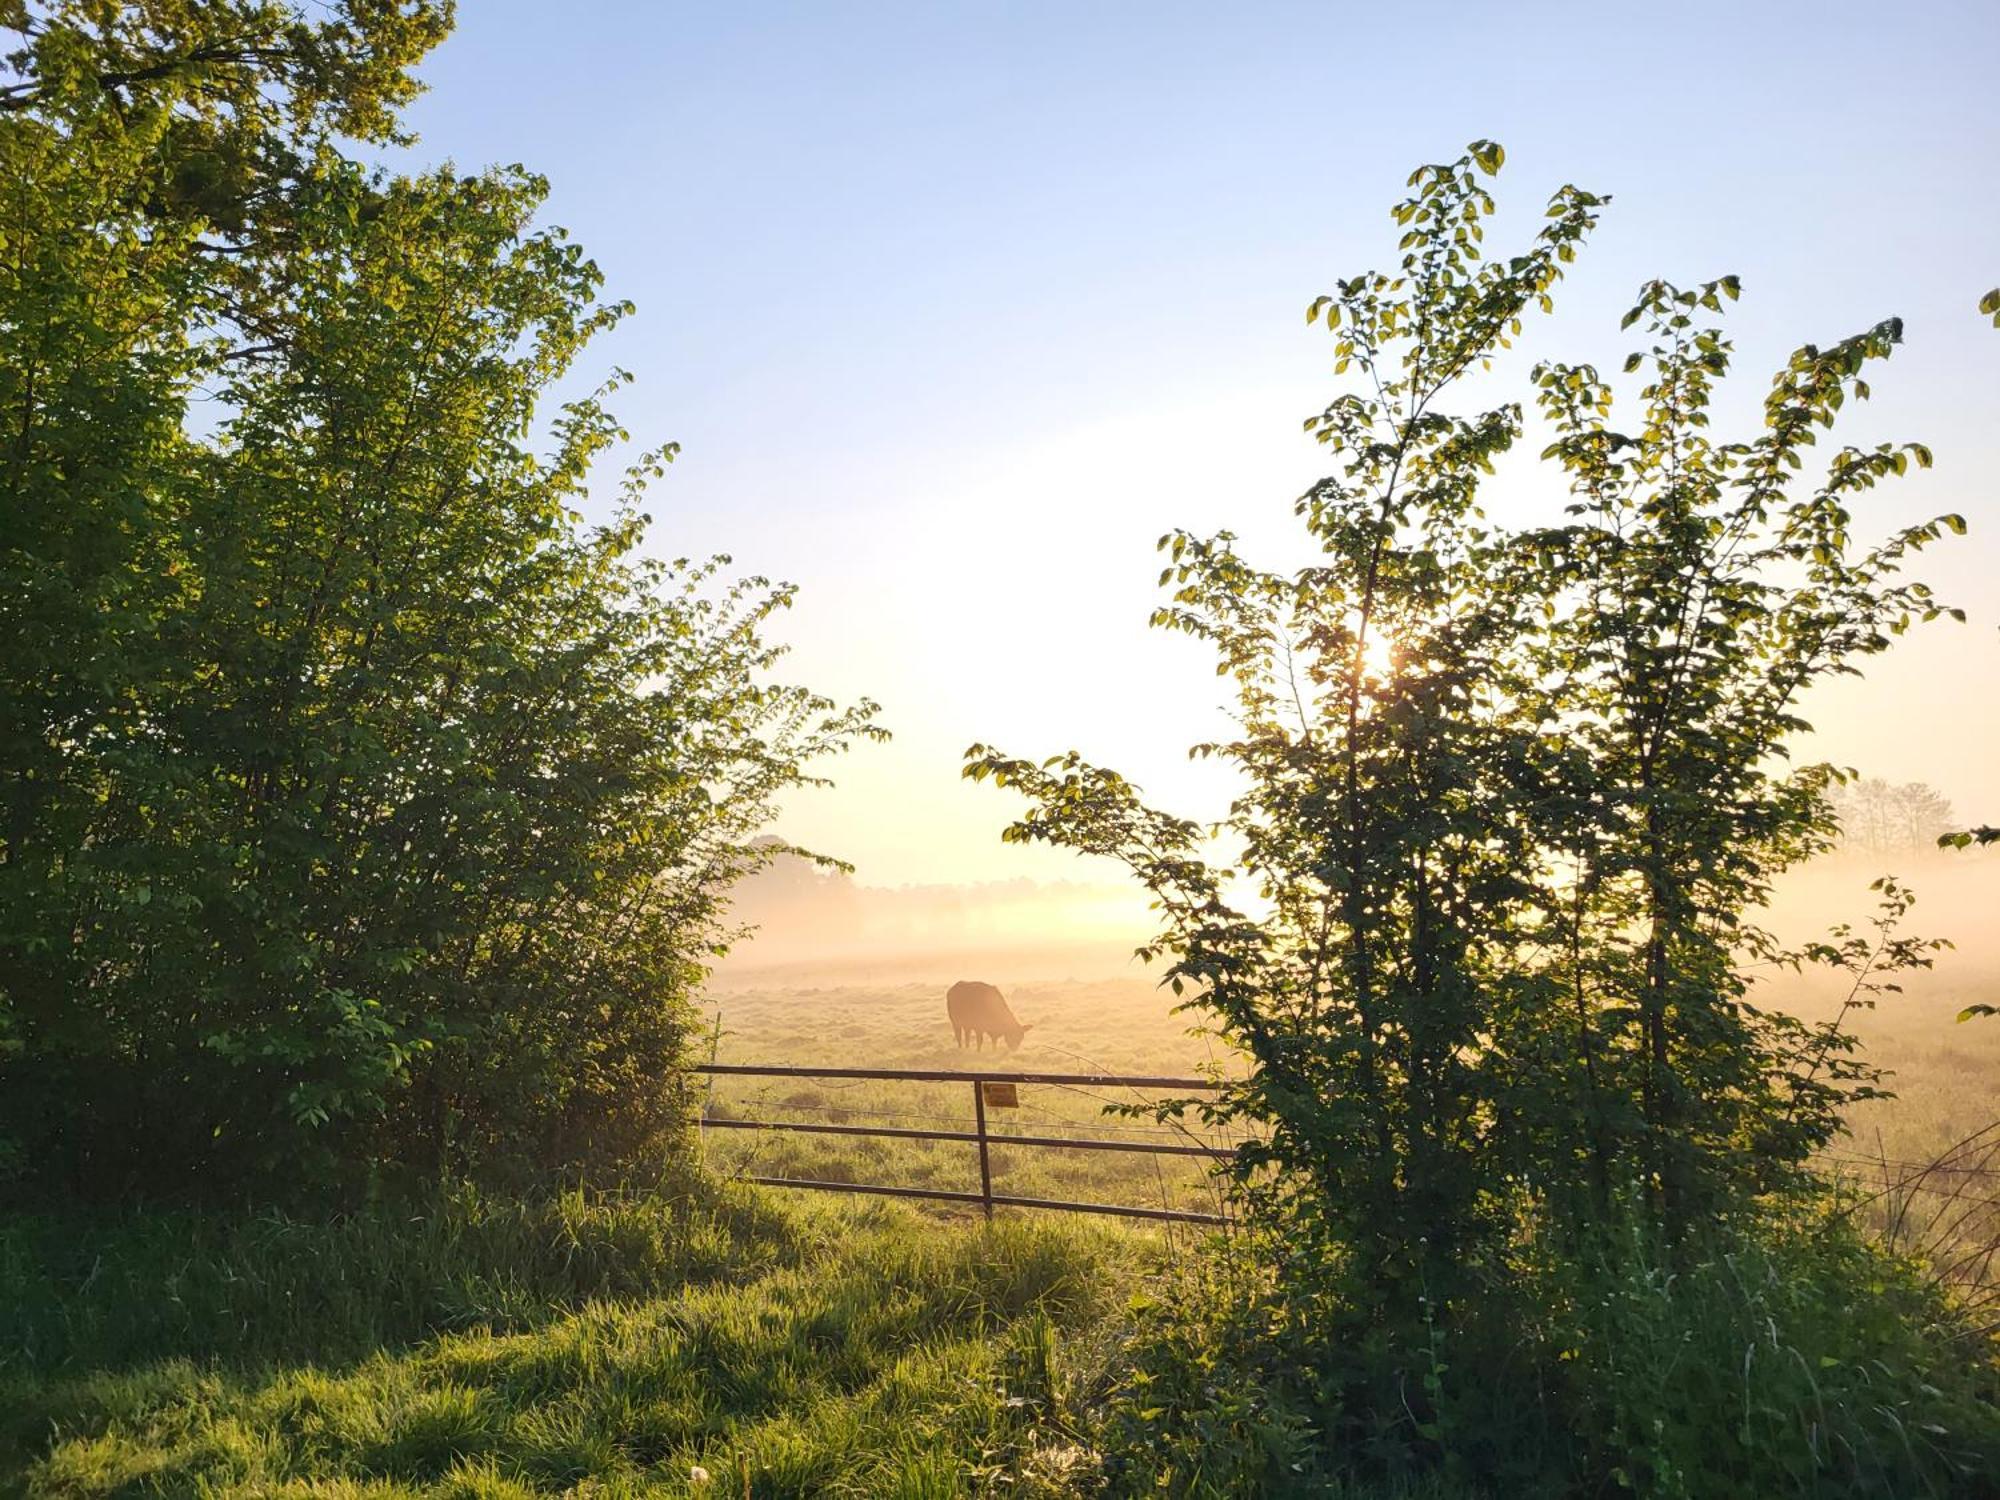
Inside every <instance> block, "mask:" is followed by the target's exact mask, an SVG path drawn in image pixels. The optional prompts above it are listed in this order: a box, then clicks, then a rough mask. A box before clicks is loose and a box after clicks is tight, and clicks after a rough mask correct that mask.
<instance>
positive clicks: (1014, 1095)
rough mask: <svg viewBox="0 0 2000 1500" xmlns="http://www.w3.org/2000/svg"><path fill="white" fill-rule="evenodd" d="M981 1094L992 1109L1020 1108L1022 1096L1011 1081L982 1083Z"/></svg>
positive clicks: (980, 1086)
mask: <svg viewBox="0 0 2000 1500" xmlns="http://www.w3.org/2000/svg"><path fill="white" fill-rule="evenodd" d="M979 1096H980V1097H981V1098H982V1099H984V1100H985V1101H986V1103H987V1106H988V1107H989V1108H992V1109H1019V1108H1020V1107H1021V1096H1020V1094H1019V1092H1017V1091H1016V1089H1015V1087H1014V1085H1013V1084H1011V1083H982V1084H980V1085H979Z"/></svg>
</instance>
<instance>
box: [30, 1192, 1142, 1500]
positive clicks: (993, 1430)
mask: <svg viewBox="0 0 2000 1500" xmlns="http://www.w3.org/2000/svg"><path fill="white" fill-rule="evenodd" d="M45 1228H46V1226H36V1225H32V1224H31V1225H27V1226H21V1225H14V1226H11V1227H10V1228H9V1229H8V1230H7V1232H6V1237H5V1239H4V1241H0V1243H4V1244H5V1246H6V1248H7V1257H6V1261H5V1271H4V1280H0V1306H4V1307H6V1308H8V1309H9V1310H10V1311H9V1314H8V1315H9V1317H10V1318H11V1319H12V1320H13V1321H12V1324H11V1325H10V1326H9V1328H8V1329H7V1338H6V1341H5V1347H6V1348H8V1349H9V1350H10V1351H12V1352H11V1354H10V1356H9V1359H8V1363H7V1365H6V1367H5V1372H4V1374H0V1412H4V1413H5V1416H4V1429H0V1493H5V1494H10V1495H11V1494H17V1493H18V1494H24V1495H28V1496H34V1497H83V1496H114V1495H115V1496H142V1495H144V1496H152V1495H157V1496H181V1495H186V1496H209V1495H266V1494H299V1495H305V1494H313V1495H356V1496H360V1495H368V1496H403V1495H465V1496H474V1495H481V1496H515V1495H532V1494H547V1493H563V1492H567V1491H569V1490H571V1489H572V1488H574V1487H576V1486H578V1485H581V1484H584V1483H585V1482H586V1481H587V1482H588V1483H589V1484H590V1485H592V1486H595V1489H594V1490H593V1493H602V1494H608V1495H618V1494H633V1495H637V1494H646V1495H655V1494H657V1495H680V1494H697V1495H703V1494H706V1495H720V1494H729V1495H740V1494H744V1493H749V1494H751V1495H755V1496H811V1495H855V1496H876V1495H882V1496H893V1495H909V1496H928V1495H940V1496H941V1495H957V1494H966V1493H975V1492H978V1491H980V1490H982V1489H993V1488H995V1487H1000V1486H1002V1482H1003V1481H1004V1488H1005V1490H1006V1492H1007V1493H1010V1494H1024V1495H1034V1494H1050V1495H1055V1494H1070V1493H1077V1492H1079V1491H1078V1486H1079V1485H1081V1484H1082V1483H1083V1481H1084V1476H1085V1474H1086V1472H1087V1471H1088V1470H1089V1469H1090V1468H1091V1467H1092V1466H1094V1464H1095V1462H1096V1460H1095V1458H1094V1456H1093V1455H1092V1454H1091V1452H1090V1451H1089V1449H1088V1447H1087V1446H1086V1445H1085V1444H1083V1443H1081V1442H1079V1441H1078V1433H1079V1431H1080V1429H1078V1427H1077V1426H1076V1422H1075V1415H1074V1409H1073V1403H1074V1400H1075V1385H1076V1382H1077V1380H1078V1379H1079V1377H1078V1376H1077V1375H1076V1373H1075V1372H1076V1371H1077V1370H1080V1369H1082V1368H1084V1367H1085V1366H1086V1365H1087V1364H1088V1363H1089V1361H1090V1359H1091V1358H1092V1357H1093V1355H1092V1351H1093V1350H1094V1349H1095V1348H1096V1344H1097V1341H1098V1340H1099V1339H1101V1338H1102V1337H1103V1336H1104V1331H1105V1329H1106V1327H1107V1320H1108V1319H1109V1318H1110V1317H1111V1316H1112V1314H1113V1313H1114V1312H1115V1311H1116V1310H1117V1309H1118V1308H1119V1307H1121V1306H1122V1300H1123V1297H1124V1296H1125V1294H1126V1291H1127V1289H1128V1288H1129V1285H1130V1284H1131V1282H1132V1280H1133V1278H1134V1277H1135V1276H1136V1275H1138V1274H1139V1273H1140V1271H1141V1269H1142V1267H1143V1264H1144V1261H1145V1259H1146V1252H1147V1250H1148V1247H1149V1246H1150V1245H1151V1244H1152V1243H1153V1242H1152V1241H1149V1240H1148V1239H1146V1238H1145V1237H1143V1236H1135V1235H1132V1234H1129V1233H1124V1232H1121V1231H1119V1230H1116V1229H1110V1228H1103V1227H1099V1226H1095V1225H1079V1224H1076V1223H1065V1222H1060V1221H1058V1222H1042V1223H1035V1224H1029V1223H1000V1224H996V1225H994V1226H993V1227H991V1228H990V1229H988V1228H984V1227H982V1228H978V1229H972V1230H960V1229H957V1228H947V1227H943V1226H940V1225H938V1224H937V1223H936V1222H935V1221H933V1220H929V1219H926V1218H924V1217H922V1216H921V1215H918V1214H916V1213H914V1212H911V1211H909V1210H907V1209H904V1208H903V1207H901V1206H900V1205H885V1204H864V1205H856V1206H846V1205H831V1204H820V1203H814V1204H810V1205H799V1206H796V1207H791V1206H783V1205H778V1204H776V1203H774V1202H773V1201H771V1200H770V1199H768V1198H765V1197H762V1196H760V1195H751V1194H745V1193H740V1192H739V1193H731V1194H726V1195H724V1196H723V1198H722V1199H721V1201H720V1202H718V1203H714V1204H705V1205H701V1206H696V1205H695V1203H694V1202H693V1201H692V1200H690V1201H687V1202H680V1203H676V1202H673V1201H670V1200H667V1199H655V1198H632V1199H626V1200H608V1201H587V1200H585V1199H583V1198H582V1197H580V1196H577V1195H572V1196H570V1197H569V1198H567V1199H563V1200H558V1201H555V1202H551V1203H547V1204H543V1205H540V1206H538V1207H530V1206H524V1205H514V1206H511V1207H507V1206H499V1205H488V1204H485V1203H483V1202H482V1201H481V1200H478V1199H474V1198H471V1197H470V1196H469V1195H459V1197H458V1198H456V1199H454V1200H451V1201H448V1202H447V1203H445V1204H442V1205H440V1206H438V1207H437V1208H436V1209H435V1210H434V1211H433V1212H432V1213H430V1214H428V1215H422V1216H417V1217H416V1218H414V1219H413V1218H411V1217H410V1216H408V1215H386V1214H384V1215H364V1216H360V1217H357V1218H355V1219H350V1220H347V1221H344V1222H343V1223H340V1224H336V1225H332V1226H313V1225H307V1224H300V1223H292V1222H289V1221H284V1220H278V1219H274V1218H259V1219H249V1220H244V1219H230V1218H225V1217H216V1218H209V1219H194V1218H187V1217H180V1218H166V1219H155V1220H149V1221H134V1222H130V1223H126V1224H122V1225H105V1226H100V1227H98V1228H97V1229H96V1230H94V1231H91V1232H88V1233H86V1234H85V1235H84V1236H83V1240H84V1241H86V1242H87V1243H80V1244H77V1245H75V1246H74V1247H73V1251H72V1253H69V1254H63V1253H61V1252H60V1251H58V1250H57V1249H56V1248H55V1247H54V1246H52V1245H51V1244H49V1243H47V1242H44V1241H39V1240H38V1235H39V1234H40V1233H41V1231H42V1230H43V1229H45ZM404 1252H408V1253H407V1254H405V1253H404ZM86 1265H87V1267H88V1268H87V1269H85V1267H86ZM79 1271H81V1272H82V1274H81V1275H79V1274H78V1273H79ZM328 1277H332V1278H333V1279H332V1280H331V1281H330V1282H329V1281H328V1280H327V1278H328ZM23 1335H26V1337H25V1339H24V1338H23ZM172 1349H178V1350H179V1351H180V1352H179V1353H176V1354H172V1355H167V1356H166V1357H160V1356H162V1355H163V1354H164V1353H165V1351H168V1350H172ZM704 1472H705V1473H706V1474H707V1475H708V1476H709V1478H708V1479H707V1480H706V1481H704V1480H703V1479H702V1478H701V1477H700V1476H701V1475H702V1473H704Z"/></svg>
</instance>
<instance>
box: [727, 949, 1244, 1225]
mask: <svg viewBox="0 0 2000 1500" xmlns="http://www.w3.org/2000/svg"><path fill="white" fill-rule="evenodd" d="M943 972H949V971H943ZM827 977H828V978H830V979H833V980H835V981H836V982H834V983H831V984H826V985H819V986H815V985H810V984H801V983H796V982H774V981H773V980H771V979H770V978H769V977H767V976H760V977H758V978H757V979H755V980H754V981H753V982H752V983H749V984H745V985H742V986H740V987H736V988H725V989H718V990H717V991H716V992H715V993H714V994H713V996H712V1000H711V1004H712V1006H713V1014H714V1016H715V1017H716V1019H717V1020H718V1021H719V1024H720V1028H721V1029H720V1039H719V1043H718V1044H717V1046H716V1047H715V1049H714V1051H715V1059H716V1061H719V1062H725V1063H779V1064H791V1065H799V1066H812V1065H824V1066H831V1067H882V1068H914V1069H965V1070H974V1071H1020V1072H1040V1073H1082V1072H1104V1073H1116V1074H1126V1075H1134V1074H1152V1075H1158V1076H1171V1077H1179V1076H1189V1077H1198V1076H1206V1075H1207V1074H1208V1072H1209V1070H1211V1069H1227V1068H1230V1067H1233V1066H1236V1065H1237V1064H1236V1061H1235V1059H1234V1058H1233V1057H1232V1056H1231V1054H1230V1053H1229V1052H1228V1050H1227V1049H1226V1048H1224V1047H1222V1046H1221V1045H1220V1044H1219V1043H1217V1042H1216V1041H1215V1040H1214V1039H1213V1038H1210V1037H1205V1036H1190V1035H1189V1034H1188V1028H1189V1025H1190V1019H1189V1018H1188V1017H1185V1016H1181V1017H1176V1016H1173V1015H1171V1014H1169V1009H1170V1008H1169V1005H1168V1003H1167V1001H1166V999H1165V997H1163V996H1162V995H1161V994H1160V993H1159V992H1158V991H1156V990H1155V989H1154V988H1153V987H1152V986H1151V985H1150V984H1149V983H1147V982H1146V981H1144V980H1143V979H1130V978H1126V979H1108V980H1105V979H1100V980H1042V981H1028V982H1022V983H1017V982H1013V981H1012V980H1011V978H1008V977H1003V978H1002V979H1001V981H1000V982H1001V984H1002V987H1003V989H1004V990H1005V992H1006V994H1007V996H1008V999H1009V1003H1010V1004H1011V1005H1012V1006H1013V1008H1014V1011H1015V1013H1016V1014H1017V1015H1018V1016H1019V1017H1020V1018H1021V1019H1022V1020H1023V1021H1025V1022H1029V1023H1031V1025H1032V1027H1033V1029H1032V1030H1030V1031H1029V1033H1028V1035H1027V1039H1026V1040H1025V1042H1024V1043H1023V1044H1022V1046H1021V1048H1020V1049H1019V1050H1018V1051H1006V1050H999V1049H995V1048H993V1047H991V1046H989V1047H987V1048H986V1049H984V1050H972V1049H966V1050H961V1049H959V1048H958V1047H957V1046H955V1045H954V1043H953V1041H952V1033H951V1027H950V1025H949V1023H948V1022H947V1020H946V1018H945V1010H944V991H945V989H946V987H947V985H948V984H949V983H950V980H949V979H947V980H944V981H942V982H939V981H937V980H924V979H904V978H900V977H893V976H892V977H891V978H889V979H887V980H878V981H876V982H874V983H872V984H871V983H853V982H848V983H840V982H838V981H839V980H840V979H842V978H843V977H845V976H841V975H839V974H834V975H829V976H827ZM959 977H963V976H959ZM712 1084H713V1088H712V1095H711V1097H710V1099H709V1101H708V1111H709V1113H710V1114H711V1115H714V1116H717V1117H723V1118H731V1119H754V1120H769V1121H780V1120H785V1121H802V1122H814V1123H831V1124H850V1125H879V1126H885V1127H891V1128H905V1129H921V1130H970V1129H972V1128H973V1100H972V1091H971V1087H970V1086H969V1085H967V1084H964V1083H915V1082H901V1081H895V1082H878V1081H874V1080H856V1079H800V1078H775V1079H774V1078H754V1077H719V1078H716V1079H714V1080H713V1081H712ZM1159 1092H1160V1091H1158V1090H1146V1089H1123V1088H1121V1089H1103V1088H1095V1087H1082V1086H1071V1085H1064V1084H1024V1085H1022V1086H1021V1087H1020V1088H1019V1090H1018V1098H1019V1101H1020V1102H1019V1107H1018V1108H1012V1109H1002V1108H992V1109H989V1111H988V1119H987V1123H988V1128H989V1129H990V1130H992V1131H994V1132H995V1133H1004V1134H1011V1135H1044V1136H1062V1137H1081V1138H1092V1139H1104V1140H1122V1141H1135V1142H1154V1143H1167V1144H1180V1145H1188V1144H1193V1145H1209V1146H1226V1145H1227V1144H1228V1140H1227V1138H1225V1137H1224V1136H1222V1135H1220V1134H1218V1133H1216V1132H1214V1131H1212V1130H1206V1129H1203V1128H1202V1127H1200V1126H1199V1125H1198V1124H1197V1123H1196V1122H1194V1121H1192V1120H1190V1121H1188V1122H1187V1128H1186V1129H1184V1130H1182V1129H1176V1128H1173V1127H1161V1126H1158V1125H1154V1124H1151V1123H1148V1122H1145V1121H1136V1120H1131V1119H1125V1118H1120V1117H1118V1116H1115V1115H1107V1113H1106V1106H1107V1105H1109V1104H1114V1103H1117V1104H1128V1103H1142V1102H1144V1101H1146V1100H1148V1099H1151V1098H1153V1097H1156V1096H1157V1094H1158V1093H1159ZM703 1149H704V1152H705V1154H706V1158H707V1160H708V1163H709V1164H710V1165H711V1166H712V1167H714V1168H715V1169H716V1170H717V1171H719V1172H722V1173H725V1174H732V1173H738V1172H751V1173H755V1174H758V1175H762V1176H778V1177H805V1178H819V1179H823V1180H829V1181H835V1182H869V1183H883V1184H889V1185H892V1186H902V1187H926V1188H939V1189H944V1190H947V1191H974V1192H976V1191H977V1190H978V1187H979V1166H978V1156H977V1151H976V1148H975V1147H973V1146H971V1145H969V1144H966V1143H962V1142H948V1141H947V1142H934V1141H908V1140H880V1139H870V1138H866V1137H852V1136H813V1135H800V1134H795V1133H790V1132H775V1131H773V1132H765V1131H748V1130H712V1131H709V1132H707V1135H706V1138H705V1141H704V1147H703ZM992 1170H993V1185H994V1190H995V1191H996V1192H1001V1193H1008V1194H1013V1195H1016V1196H1021V1197H1031V1198H1052V1199H1063V1200H1068V1201H1082V1202H1103V1203H1123V1204H1134V1205H1140V1206H1147V1207H1156V1208H1179V1209H1193V1210H1196V1211H1199V1212H1215V1211H1216V1210H1218V1209H1219V1208H1220V1207H1221V1204H1220V1203H1219V1201H1218V1199H1217V1195H1216V1193H1215V1190H1214V1187H1213V1184H1212V1181H1211V1177H1210V1173H1209V1171H1208V1165H1207V1162H1206V1161H1205V1160H1204V1159H1203V1158H1199V1157H1187V1156H1165V1155H1151V1154H1140V1153H1135V1152H1110V1151H1073V1150H1056V1149H1049V1148H1029V1147H994V1148H993V1149H992ZM947 1211H948V1210H947Z"/></svg>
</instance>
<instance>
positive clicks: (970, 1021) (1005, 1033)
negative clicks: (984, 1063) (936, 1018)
mask: <svg viewBox="0 0 2000 1500" xmlns="http://www.w3.org/2000/svg"><path fill="white" fill-rule="evenodd" d="M944 1008H945V1010H946V1011H947V1012H948V1013H949V1014H950V1016H951V1034H952V1036H953V1037H954V1038H955V1039H956V1040H957V1042H958V1045H959V1046H961V1047H963V1046H964V1045H965V1044H966V1043H967V1042H968V1041H969V1042H971V1043H972V1044H973V1045H974V1046H975V1047H984V1046H985V1045H986V1039H987V1038H988V1037H989V1036H990V1037H992V1038H993V1045H994V1046H996V1047H997V1046H999V1045H1000V1043H1002V1042H1003V1041H1004V1042H1005V1043H1006V1044H1007V1045H1008V1046H1009V1047H1018V1046H1020V1045H1021V1038H1022V1037H1023V1036H1025V1035H1027V1032H1028V1027H1026V1026H1023V1025H1022V1024H1021V1023H1020V1022H1019V1021H1017V1020H1015V1019H1014V1012H1013V1011H1011V1010H1009V1009H1008V1008H1007V1000H1006V997H1005V996H1003V995H1002V994H1001V993H1000V992H999V991H998V990H996V989H995V988H993V986H992V985H990V984H982V983H980V981H978V980H977V979H961V980H959V982H958V983H957V984H955V985H953V986H952V987H951V988H950V989H948V990H946V991H945V992H944Z"/></svg>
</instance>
